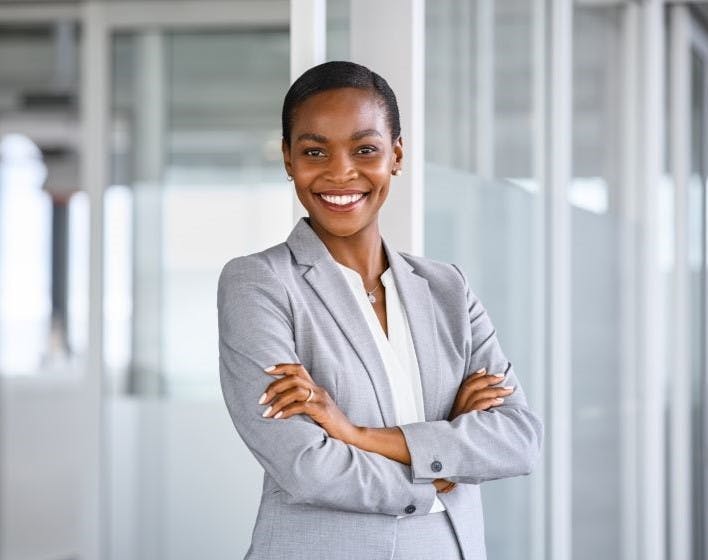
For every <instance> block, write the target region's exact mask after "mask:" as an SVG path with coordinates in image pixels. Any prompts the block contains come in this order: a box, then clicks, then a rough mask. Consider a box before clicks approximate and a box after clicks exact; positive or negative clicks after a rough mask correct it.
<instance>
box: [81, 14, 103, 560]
mask: <svg viewBox="0 0 708 560" xmlns="http://www.w3.org/2000/svg"><path fill="white" fill-rule="evenodd" d="M104 7H105V5H104V3H103V2H101V1H98V0H95V1H93V0H92V1H88V2H86V3H85V4H84V8H83V17H82V28H83V40H82V45H81V55H82V61H81V64H82V72H81V98H80V99H81V123H82V127H83V128H82V143H83V145H82V149H81V155H82V157H81V185H82V187H83V188H84V189H86V192H87V193H88V196H89V204H90V212H91V214H90V248H89V263H90V264H89V266H90V274H89V340H88V360H87V368H86V377H85V381H84V389H85V399H84V405H85V406H84V412H85V421H84V425H85V427H86V433H87V445H86V448H85V449H86V456H85V458H84V465H85V470H84V473H83V477H84V480H83V482H84V492H85V494H84V500H83V501H82V504H81V509H80V511H81V515H82V527H83V531H82V543H81V550H80V551H77V553H78V555H79V556H81V558H85V559H86V560H101V559H103V558H106V557H107V554H106V540H107V539H106V533H107V531H106V530H105V528H106V524H107V516H106V512H107V508H106V502H107V501H106V496H105V484H104V481H105V480H106V478H105V476H104V472H105V469H104V460H105V457H106V453H105V448H104V445H105V444H104V441H105V434H106V429H105V418H104V408H103V405H104V402H103V192H104V188H105V185H106V182H107V179H108V151H107V150H106V146H107V145H108V103H107V100H108V82H109V74H108V68H109V64H108V63H109V56H108V55H109V53H108V34H107V30H106V21H105V13H104Z"/></svg>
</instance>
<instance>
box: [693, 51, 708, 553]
mask: <svg viewBox="0 0 708 560" xmlns="http://www.w3.org/2000/svg"><path fill="white" fill-rule="evenodd" d="M707 86H708V80H707V78H706V60H705V59H704V58H703V57H702V56H701V55H700V54H699V53H698V52H696V51H692V53H691V175H690V177H689V183H688V213H689V215H688V236H689V238H688V243H689V245H688V265H689V275H690V277H689V281H690V291H689V301H690V304H689V308H690V318H689V320H690V331H689V332H690V337H691V339H690V344H691V380H692V382H691V396H692V401H691V411H692V414H691V424H692V426H691V427H692V435H693V440H692V445H691V449H692V453H693V457H692V478H693V481H692V482H693V493H692V494H693V537H694V542H693V558H694V559H695V560H700V559H701V558H704V557H705V556H704V554H705V547H706V535H705V531H704V527H705V526H706V525H705V524H706V486H705V484H706V476H707V475H706V463H705V458H706V456H707V453H708V434H707V433H706V424H705V421H706V414H707V412H706V411H707V410H708V409H707V408H706V404H707V403H706V383H707V379H708V367H707V364H706V340H708V338H706V321H707V320H708V317H707V316H706V311H708V307H706V225H707V224H706V217H707V214H706V188H707V185H708V183H707V179H708V161H706V151H707V150H708V146H707V145H706V133H707V132H708V131H706V126H707V122H706V106H705V103H706V87H707Z"/></svg>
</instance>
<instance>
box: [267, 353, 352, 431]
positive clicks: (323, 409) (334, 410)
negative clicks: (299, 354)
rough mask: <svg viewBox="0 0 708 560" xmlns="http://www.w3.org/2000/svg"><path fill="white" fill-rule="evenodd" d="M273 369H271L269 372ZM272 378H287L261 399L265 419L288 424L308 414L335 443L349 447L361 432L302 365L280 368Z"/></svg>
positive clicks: (276, 367)
mask: <svg viewBox="0 0 708 560" xmlns="http://www.w3.org/2000/svg"><path fill="white" fill-rule="evenodd" d="M269 369H270V368H269ZM266 373H268V374H269V375H283V376H284V377H282V378H281V379H277V380H276V381H273V383H271V384H270V385H268V387H267V388H266V391H265V393H263V395H261V399H260V400H259V403H260V404H262V405H265V406H266V409H265V411H264V413H263V416H265V417H268V418H273V419H278V420H285V419H286V418H290V417H291V416H293V415H295V414H307V415H308V416H309V417H310V418H312V419H313V420H314V421H315V422H317V423H318V424H319V425H320V426H322V428H324V429H325V431H326V432H327V433H328V434H329V435H330V437H333V438H335V439H338V440H341V441H343V442H345V443H351V442H353V441H354V440H355V438H356V435H357V432H358V430H359V428H358V427H357V426H355V425H354V424H352V423H351V422H350V421H349V418H347V417H346V415H345V414H344V413H343V412H342V411H341V410H340V409H339V407H338V406H337V405H336V403H335V402H334V399H332V397H331V396H330V395H329V393H328V392H327V391H326V389H324V388H322V387H320V386H319V385H316V384H315V382H314V381H313V380H312V377H310V374H309V372H308V371H307V370H306V369H305V367H304V366H303V365H302V364H278V365H276V366H274V367H273V368H272V369H270V371H267V372H266Z"/></svg>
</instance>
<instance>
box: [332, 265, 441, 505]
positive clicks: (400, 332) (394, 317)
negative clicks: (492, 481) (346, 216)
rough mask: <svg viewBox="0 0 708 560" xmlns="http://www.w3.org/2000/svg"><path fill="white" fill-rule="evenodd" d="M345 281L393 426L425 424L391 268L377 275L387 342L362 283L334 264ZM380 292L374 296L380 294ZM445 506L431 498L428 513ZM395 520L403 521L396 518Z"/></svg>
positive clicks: (354, 274) (417, 376)
mask: <svg viewBox="0 0 708 560" xmlns="http://www.w3.org/2000/svg"><path fill="white" fill-rule="evenodd" d="M337 264H338V265H339V268H340V270H341V271H342V272H343V273H344V276H345V278H346V279H347V284H349V287H350V288H351V290H352V293H353V294H354V297H355V298H356V301H357V303H358V304H359V308H360V309H361V311H362V313H363V314H364V317H365V318H366V323H367V324H368V325H369V329H370V330H371V334H372V335H373V337H374V340H375V341H376V346H377V348H378V349H379V354H380V355H381V359H382V361H383V363H384V367H385V368H386V375H387V377H388V382H389V384H390V386H391V393H392V395H393V406H394V410H395V414H396V424H397V425H399V426H400V425H402V424H411V423H413V422H425V413H424V411H423V389H422V387H421V384H420V370H419V369H418V358H417V356H416V354H415V347H414V346H413V338H412V337H411V329H410V326H409V324H408V317H407V316H406V312H405V309H404V308H403V304H402V303H401V300H400V298H399V297H398V290H397V289H396V283H395V282H394V280H393V273H392V272H391V268H387V269H386V270H385V271H384V273H383V274H382V275H381V283H382V284H383V287H384V288H385V290H386V323H387V328H388V338H387V337H386V333H385V332H384V330H383V327H382V326H381V323H380V322H379V319H378V317H377V316H376V312H375V311H374V308H373V306H372V305H371V302H370V301H369V299H368V297H367V294H366V288H365V287H364V281H363V280H362V279H361V276H360V275H359V273H358V272H357V271H356V270H354V269H353V268H349V267H348V266H344V265H343V264H341V263H339V262H338V263H337ZM380 290H381V288H380V287H379V289H378V290H377V291H376V292H374V296H375V295H376V294H378V293H380ZM444 510H445V506H444V505H443V503H442V502H441V501H440V500H439V499H438V497H437V496H436V497H435V501H434V502H433V505H432V507H431V508H430V513H433V512H437V511H444ZM398 517H405V516H403V515H399V516H398Z"/></svg>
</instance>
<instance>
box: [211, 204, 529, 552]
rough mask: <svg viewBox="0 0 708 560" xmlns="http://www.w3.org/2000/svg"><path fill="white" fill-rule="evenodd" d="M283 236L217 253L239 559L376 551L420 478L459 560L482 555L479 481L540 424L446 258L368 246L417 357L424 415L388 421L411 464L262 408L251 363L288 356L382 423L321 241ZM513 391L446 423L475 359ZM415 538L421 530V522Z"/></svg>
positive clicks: (382, 399)
mask: <svg viewBox="0 0 708 560" xmlns="http://www.w3.org/2000/svg"><path fill="white" fill-rule="evenodd" d="M308 220H309V219H308V218H302V219H300V221H299V222H298V223H297V224H296V226H295V227H294V229H293V230H292V232H291V233H290V235H289V236H288V238H287V241H286V242H284V243H280V244H279V245H275V246H273V247H270V248H268V249H266V250H264V251H262V252H259V253H254V254H251V255H246V256H242V257H237V258H235V259H232V260H231V261H229V262H228V263H227V264H226V265H225V266H224V268H223V270H222V272H221V275H220V277H219V286H218V297H217V300H218V302H217V307H218V320H219V367H220V376H221V387H222V390H223V394H224V399H225V401H226V405H227V407H228V410H229V413H230V414H231V418H232V419H233V423H234V426H235V427H236V430H237V431H238V433H239V434H240V436H241V438H243V440H244V442H245V443H246V445H247V446H248V447H249V449H250V450H251V452H252V453H253V454H254V456H255V457H256V459H257V460H258V461H259V463H260V464H261V465H262V466H263V469H264V470H265V474H264V478H263V490H262V496H261V504H260V507H259V510H258V516H257V519H256V524H255V528H254V530H253V537H252V543H251V547H250V548H249V550H248V553H247V555H246V558H248V559H253V560H256V559H279V558H288V559H300V558H301V559H308V560H314V559H327V560H332V559H336V560H347V559H352V560H354V559H356V560H359V559H367V560H378V559H382V560H383V559H389V558H391V555H392V552H393V545H394V541H395V535H396V524H397V518H396V516H397V515H425V514H426V513H427V512H428V511H429V510H430V507H431V505H432V503H433V499H434V498H435V495H436V491H435V487H434V486H433V485H432V484H431V481H432V480H433V479H435V478H447V479H449V480H452V481H455V482H458V483H459V484H458V485H457V487H456V488H455V489H454V490H453V491H452V492H450V493H448V494H440V495H439V497H440V499H441V500H442V501H443V503H444V504H445V507H446V508H447V513H448V515H449V517H450V520H451V522H452V525H453V528H454V529H455V532H456V534H457V537H458V540H459V543H460V548H461V550H462V552H463V554H464V557H465V559H466V560H473V559H474V560H481V559H484V558H485V546H484V527H483V519H482V504H481V500H480V492H479V484H480V483H481V482H484V481H486V480H494V479H498V478H504V477H511V476H517V475H523V474H528V473H529V472H530V471H531V469H532V465H533V464H534V462H535V460H536V458H537V456H538V454H539V449H540V445H541V440H542V424H541V422H540V420H539V418H538V417H537V416H535V415H534V414H533V413H532V412H531V411H530V410H529V408H528V406H527V403H526V398H525V397H524V392H523V390H522V388H521V386H520V384H519V380H518V379H517V378H516V375H515V373H514V369H513V367H512V365H511V363H509V362H508V361H507V359H506V357H505V356H504V354H503V352H502V349H501V348H500V346H499V343H498V342H497V337H496V334H495V330H494V327H493V326H492V323H491V322H490V320H489V317H488V315H487V313H486V311H485V309H484V307H483V306H482V304H481V303H480V301H479V299H478V298H477V297H476V296H475V295H474V294H473V293H472V292H471V291H470V289H469V287H468V285H467V281H466V279H465V277H464V275H463V274H462V272H461V271H460V270H459V269H458V268H457V267H456V266H455V265H451V264H447V263H442V262H438V261H434V260H432V259H428V258H424V257H417V256H413V255H409V254H406V253H398V252H396V251H394V250H393V249H392V248H391V247H389V246H388V244H387V243H386V242H385V240H384V243H383V245H384V248H385V251H386V255H387V257H388V261H389V264H390V266H391V269H392V272H393V277H394V279H395V282H396V285H397V287H398V290H399V292H400V297H401V300H402V302H403V305H404V306H405V309H406V312H407V314H408V318H409V323H410V328H411V333H412V337H413V343H414V346H415V349H416V353H417V356H418V361H419V367H420V375H421V383H422V387H423V399H424V408H425V419H426V421H425V422H418V423H413V424H407V425H403V426H400V428H401V430H402V431H403V434H404V436H405V438H406V442H407V444H408V448H409V450H410V455H411V458H412V464H411V466H408V465H404V464H401V463H398V462H396V461H392V460H390V459H387V458H385V457H383V456H382V455H379V454H376V453H371V452H367V451H362V450H360V449H358V448H356V447H354V446H351V445H348V444H345V443H343V442H342V441H340V440H337V439H334V438H331V437H329V436H328V434H327V433H326V432H325V431H324V430H323V429H322V428H321V427H320V426H319V425H317V424H316V423H315V422H313V421H312V420H311V419H310V418H309V417H308V416H304V415H299V416H294V417H292V418H288V419H284V420H274V419H272V418H263V417H262V416H261V413H262V411H263V409H264V407H263V405H259V404H258V398H259V397H260V395H261V394H262V393H263V391H264V390H265V388H266V387H267V386H268V384H270V383H271V382H272V381H273V377H272V376H269V375H268V374H266V373H264V372H263V369H264V368H266V367H268V366H270V365H274V364H277V363H286V362H292V363H301V364H303V365H304V366H305V368H306V369H307V370H308V371H309V373H310V375H311V376H312V378H313V379H314V381H315V382H316V383H317V384H318V385H320V386H322V387H324V388H325V389H326V390H327V391H328V392H329V393H330V395H332V397H333V398H334V400H335V401H336V403H337V404H338V406H339V407H340V408H341V409H342V411H343V412H344V413H345V414H346V415H347V416H348V418H349V419H350V420H351V421H352V422H353V423H354V424H357V425H361V426H368V427H385V426H394V425H395V422H394V408H393V402H392V397H391V390H390V388H389V385H388V382H387V377H386V372H385V369H384V364H383V362H382V361H381V358H380V356H379V353H378V350H377V347H376V343H375V341H374V339H373V337H372V335H371V333H370V331H369V327H368V326H367V323H366V321H365V318H364V316H363V315H362V314H361V311H360V309H359V308H358V306H357V302H356V300H355V299H354V296H353V295H352V294H351V292H350V289H349V287H348V286H347V284H346V279H345V278H344V276H343V274H342V272H341V271H340V270H339V268H338V267H337V265H336V262H335V261H334V259H333V258H332V256H331V254H330V253H329V250H328V249H327V247H326V246H325V245H324V243H322V241H321V240H320V239H319V237H318V236H317V234H316V233H315V232H314V231H313V230H312V228H311V227H310V225H309V221H308ZM481 367H486V368H487V371H489V372H490V373H496V372H500V371H502V372H506V379H505V381H504V384H505V385H513V386H515V387H516V390H515V391H514V393H512V394H511V395H510V396H509V397H507V398H506V399H505V402H504V403H503V404H502V405H500V406H498V407H495V408H492V409H490V410H489V411H483V412H479V411H473V412H469V413H467V414H462V415H460V416H458V417H457V418H455V420H453V421H452V422H449V421H447V420H446V418H447V416H448V414H449V412H450V409H451V408H452V404H453V401H454V398H455V395H456V393H457V389H458V388H459V386H460V383H461V381H462V380H463V378H465V377H466V376H467V375H468V374H470V373H471V372H473V371H475V370H477V369H478V368H481ZM420 538H421V539H425V538H426V536H425V535H424V534H422V535H421V536H420Z"/></svg>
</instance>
